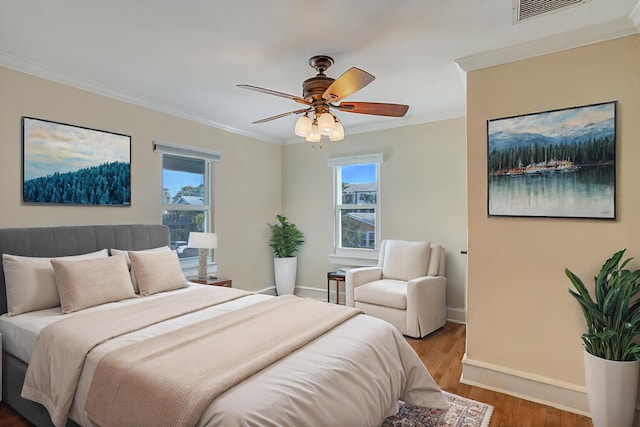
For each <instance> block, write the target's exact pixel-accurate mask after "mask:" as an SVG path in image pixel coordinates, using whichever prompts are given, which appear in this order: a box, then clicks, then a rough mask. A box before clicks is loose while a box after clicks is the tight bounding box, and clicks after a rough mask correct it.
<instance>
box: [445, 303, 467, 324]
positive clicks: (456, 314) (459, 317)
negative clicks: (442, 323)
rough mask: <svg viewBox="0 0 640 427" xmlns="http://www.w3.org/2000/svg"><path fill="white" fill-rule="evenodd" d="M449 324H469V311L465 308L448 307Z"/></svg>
mask: <svg viewBox="0 0 640 427" xmlns="http://www.w3.org/2000/svg"><path fill="white" fill-rule="evenodd" d="M447 322H453V323H460V324H462V325H466V324H467V311H466V310H465V309H464V308H451V307H447Z"/></svg>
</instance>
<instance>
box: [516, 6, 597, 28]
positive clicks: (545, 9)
mask: <svg viewBox="0 0 640 427" xmlns="http://www.w3.org/2000/svg"><path fill="white" fill-rule="evenodd" d="M588 1H590V0H513V23H514V24H515V23H517V22H520V21H522V20H525V19H529V18H533V17H534V16H539V15H542V14H545V13H549V12H555V11H557V10H560V9H564V8H567V7H570V6H578V5H580V4H583V3H587V2H588Z"/></svg>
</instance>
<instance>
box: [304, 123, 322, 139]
mask: <svg viewBox="0 0 640 427" xmlns="http://www.w3.org/2000/svg"><path fill="white" fill-rule="evenodd" d="M321 139H322V134H321V133H320V128H319V127H318V125H313V126H311V134H310V135H309V136H308V137H307V141H309V142H320V140H321Z"/></svg>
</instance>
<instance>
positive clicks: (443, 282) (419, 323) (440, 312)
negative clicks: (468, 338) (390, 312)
mask: <svg viewBox="0 0 640 427" xmlns="http://www.w3.org/2000/svg"><path fill="white" fill-rule="evenodd" d="M446 319H447V278H446V277H443V276H424V277H418V278H416V279H412V280H409V281H408V282H407V321H408V324H407V330H408V331H409V335H411V336H420V337H422V336H424V335H425V334H426V333H429V332H431V331H433V330H434V329H436V328H438V327H440V326H442V325H444V323H445V322H446Z"/></svg>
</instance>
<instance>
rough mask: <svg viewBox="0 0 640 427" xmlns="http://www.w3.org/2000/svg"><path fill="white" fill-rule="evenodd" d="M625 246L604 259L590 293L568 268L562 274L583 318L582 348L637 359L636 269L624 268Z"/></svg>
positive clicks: (639, 304)
mask: <svg viewBox="0 0 640 427" xmlns="http://www.w3.org/2000/svg"><path fill="white" fill-rule="evenodd" d="M624 253H625V249H622V250H620V251H618V252H616V253H614V254H613V256H612V257H611V258H609V259H608V260H606V261H605V262H604V264H603V265H602V268H601V269H600V272H599V273H598V275H597V276H596V277H594V285H595V287H594V296H593V297H592V295H591V293H590V292H589V290H588V289H587V287H586V286H585V285H584V283H583V282H582V280H581V279H580V278H579V277H578V276H576V275H575V274H574V273H573V272H571V271H570V270H569V269H565V274H566V275H567V277H568V278H569V281H570V282H571V284H572V285H573V288H574V289H575V291H574V290H573V289H569V294H570V295H571V296H572V297H573V298H574V299H575V300H576V301H577V302H578V304H579V305H580V308H581V310H582V313H583V315H584V318H585V322H586V326H587V332H586V333H584V334H583V335H582V341H583V343H584V345H585V348H586V350H587V351H588V352H589V353H591V354H593V355H594V356H597V357H601V358H604V359H609V360H620V361H625V360H634V359H637V360H640V344H638V343H635V342H634V338H636V337H637V335H638V334H640V300H639V299H638V295H639V294H640V270H636V271H630V270H628V269H626V268H625V267H626V266H627V264H628V263H629V262H630V261H631V260H632V258H628V259H626V260H624V261H622V257H623V256H624Z"/></svg>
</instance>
